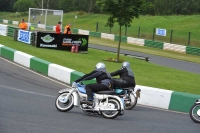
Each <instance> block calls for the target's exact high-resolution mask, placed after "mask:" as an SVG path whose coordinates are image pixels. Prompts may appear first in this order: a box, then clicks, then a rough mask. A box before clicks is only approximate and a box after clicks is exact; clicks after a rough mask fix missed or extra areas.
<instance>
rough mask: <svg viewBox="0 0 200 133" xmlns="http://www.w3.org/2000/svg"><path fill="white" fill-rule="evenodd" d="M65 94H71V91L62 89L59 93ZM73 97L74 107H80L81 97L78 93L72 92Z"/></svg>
mask: <svg viewBox="0 0 200 133" xmlns="http://www.w3.org/2000/svg"><path fill="white" fill-rule="evenodd" d="M65 92H70V90H69V89H62V90H60V91H59V93H60V94H61V93H65ZM72 95H73V97H74V106H79V96H78V94H77V92H72Z"/></svg>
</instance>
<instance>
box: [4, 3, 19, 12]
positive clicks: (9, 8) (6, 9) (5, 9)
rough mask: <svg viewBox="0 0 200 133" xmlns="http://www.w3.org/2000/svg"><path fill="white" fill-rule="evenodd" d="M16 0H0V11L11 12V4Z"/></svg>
mask: <svg viewBox="0 0 200 133" xmlns="http://www.w3.org/2000/svg"><path fill="white" fill-rule="evenodd" d="M16 1H17V0H0V3H1V4H0V11H8V12H12V11H13V9H12V8H13V4H14V3H15V2H16Z"/></svg>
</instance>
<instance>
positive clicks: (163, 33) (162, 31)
mask: <svg viewBox="0 0 200 133" xmlns="http://www.w3.org/2000/svg"><path fill="white" fill-rule="evenodd" d="M156 35H159V36H166V35H167V30H166V29H160V28H156Z"/></svg>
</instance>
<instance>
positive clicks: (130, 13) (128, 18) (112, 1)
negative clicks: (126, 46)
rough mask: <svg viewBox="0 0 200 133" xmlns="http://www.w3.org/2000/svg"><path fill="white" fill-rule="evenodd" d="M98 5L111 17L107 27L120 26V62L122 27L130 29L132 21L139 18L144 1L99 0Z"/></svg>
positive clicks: (118, 50)
mask: <svg viewBox="0 0 200 133" xmlns="http://www.w3.org/2000/svg"><path fill="white" fill-rule="evenodd" d="M97 5H98V6H99V7H100V10H101V11H102V12H103V13H106V14H108V15H109V18H108V20H107V25H113V24H114V23H115V22H117V23H118V24H119V43H118V49H117V59H116V61H119V54H120V45H121V30H122V26H126V27H129V26H130V23H131V22H132V19H134V18H139V12H140V7H141V5H142V0H97Z"/></svg>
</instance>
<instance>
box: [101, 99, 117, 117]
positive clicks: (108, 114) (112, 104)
mask: <svg viewBox="0 0 200 133" xmlns="http://www.w3.org/2000/svg"><path fill="white" fill-rule="evenodd" d="M107 108H108V109H118V110H119V109H120V104H119V102H118V100H116V99H108V107H107ZM118 110H116V111H101V114H102V115H103V117H105V118H108V119H114V118H116V117H117V116H118V115H119V113H120V111H118Z"/></svg>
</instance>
